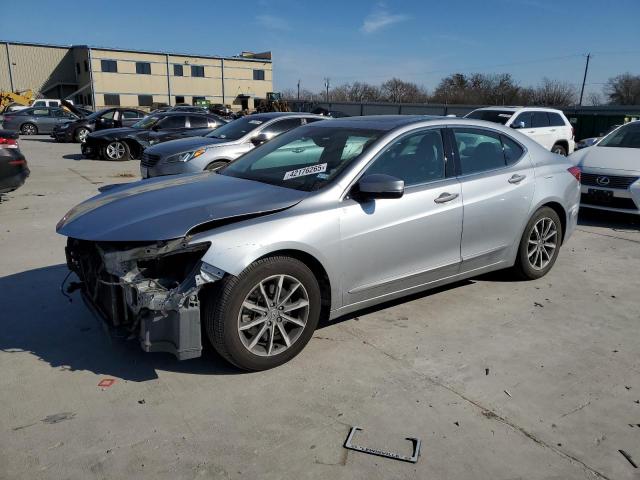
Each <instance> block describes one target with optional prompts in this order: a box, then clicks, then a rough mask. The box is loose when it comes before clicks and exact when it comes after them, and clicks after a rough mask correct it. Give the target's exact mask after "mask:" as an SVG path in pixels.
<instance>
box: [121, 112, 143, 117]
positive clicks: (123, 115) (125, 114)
mask: <svg viewBox="0 0 640 480" xmlns="http://www.w3.org/2000/svg"><path fill="white" fill-rule="evenodd" d="M140 117H141V115H140V113H139V112H137V111H135V110H123V112H122V118H129V119H130V118H140Z"/></svg>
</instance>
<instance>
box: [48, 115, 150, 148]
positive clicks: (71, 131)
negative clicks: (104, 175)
mask: <svg viewBox="0 0 640 480" xmlns="http://www.w3.org/2000/svg"><path fill="white" fill-rule="evenodd" d="M145 115H147V114H146V113H145V112H143V111H142V110H136V109H134V108H107V109H104V110H100V111H97V112H94V113H91V114H90V115H87V116H85V117H82V118H78V119H77V120H75V121H73V122H68V123H64V124H61V125H56V126H55V127H54V128H53V133H51V136H52V137H53V138H55V139H56V140H57V141H58V142H78V143H82V142H84V141H85V140H86V138H87V135H89V134H90V133H91V132H95V131H96V130H105V129H107V128H118V127H130V126H132V125H133V124H134V123H136V122H138V121H140V120H141V119H142V118H144V117H145Z"/></svg>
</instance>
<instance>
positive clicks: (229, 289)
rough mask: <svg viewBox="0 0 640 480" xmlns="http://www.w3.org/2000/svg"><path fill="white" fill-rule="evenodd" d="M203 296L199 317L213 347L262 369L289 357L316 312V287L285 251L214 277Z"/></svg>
mask: <svg viewBox="0 0 640 480" xmlns="http://www.w3.org/2000/svg"><path fill="white" fill-rule="evenodd" d="M205 295H208V296H206V297H205V298H204V299H203V301H204V314H203V320H204V324H205V329H206V332H207V336H208V338H209V340H210V342H211V343H212V344H213V346H214V348H215V349H216V350H217V352H218V353H219V354H220V355H222V356H223V357H224V358H226V359H227V360H228V361H229V362H231V363H233V364H234V365H236V366H237V367H239V368H241V369H243V370H253V371H258V370H267V369H269V368H273V367H277V366H278V365H282V364H283V363H285V362H287V361H289V360H291V359H292V358H293V357H295V356H296V355H297V354H298V353H300V351H301V350H302V349H303V348H304V346H305V345H306V344H307V342H308V341H309V339H310V338H311V335H313V332H314V330H315V328H316V326H317V324H318V320H319V318H320V287H319V285H318V281H317V279H316V277H315V276H314V274H313V273H312V272H311V270H310V269H309V268H308V267H307V266H306V265H305V264H304V263H302V262H300V261H299V260H296V259H294V258H290V257H268V258H264V259H262V260H258V261H257V262H255V263H253V264H251V265H250V266H249V267H247V268H246V269H245V270H244V271H243V272H242V273H241V274H240V275H238V276H237V277H235V276H228V277H225V278H223V279H222V280H221V281H220V284H219V285H217V288H216V290H215V291H211V292H208V294H205Z"/></svg>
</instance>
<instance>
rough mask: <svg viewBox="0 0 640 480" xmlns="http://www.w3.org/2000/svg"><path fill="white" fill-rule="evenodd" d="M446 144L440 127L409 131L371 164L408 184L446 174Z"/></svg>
mask: <svg viewBox="0 0 640 480" xmlns="http://www.w3.org/2000/svg"><path fill="white" fill-rule="evenodd" d="M443 152H444V148H443V145H442V132H441V131H440V130H439V129H433V130H426V131H422V132H418V133H414V134H411V135H408V136H406V137H404V138H401V139H400V140H397V141H396V142H394V143H393V144H392V145H391V146H389V147H387V149H386V150H385V151H384V152H382V154H381V155H380V156H379V157H378V158H377V159H376V160H375V161H374V163H373V165H371V166H370V167H369V168H367V171H366V174H367V175H370V174H374V173H383V174H386V175H391V176H394V177H397V178H400V179H402V180H404V184H405V186H407V187H409V186H411V185H419V184H421V183H426V182H432V181H434V180H440V179H442V178H444V153H443Z"/></svg>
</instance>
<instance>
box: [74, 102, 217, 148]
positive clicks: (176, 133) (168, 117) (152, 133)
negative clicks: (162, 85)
mask: <svg viewBox="0 0 640 480" xmlns="http://www.w3.org/2000/svg"><path fill="white" fill-rule="evenodd" d="M225 123H226V120H224V119H222V118H220V117H218V116H217V115H211V114H201V113H192V112H187V113H184V112H160V113H157V114H151V115H148V116H146V117H145V118H143V119H142V120H139V121H138V122H137V123H134V124H133V125H132V126H131V127H122V128H111V129H108V130H101V131H97V132H93V133H90V134H89V135H87V137H86V139H85V142H84V143H83V144H82V153H83V155H85V156H87V157H89V158H102V159H104V160H128V159H129V158H140V156H141V155H142V152H143V151H144V149H145V148H147V147H149V146H151V145H155V144H156V143H161V142H166V141H168V140H173V139H176V138H180V137H187V136H197V135H206V134H207V133H209V132H211V131H212V130H213V129H215V128H218V127H219V126H220V125H224V124H225Z"/></svg>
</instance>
